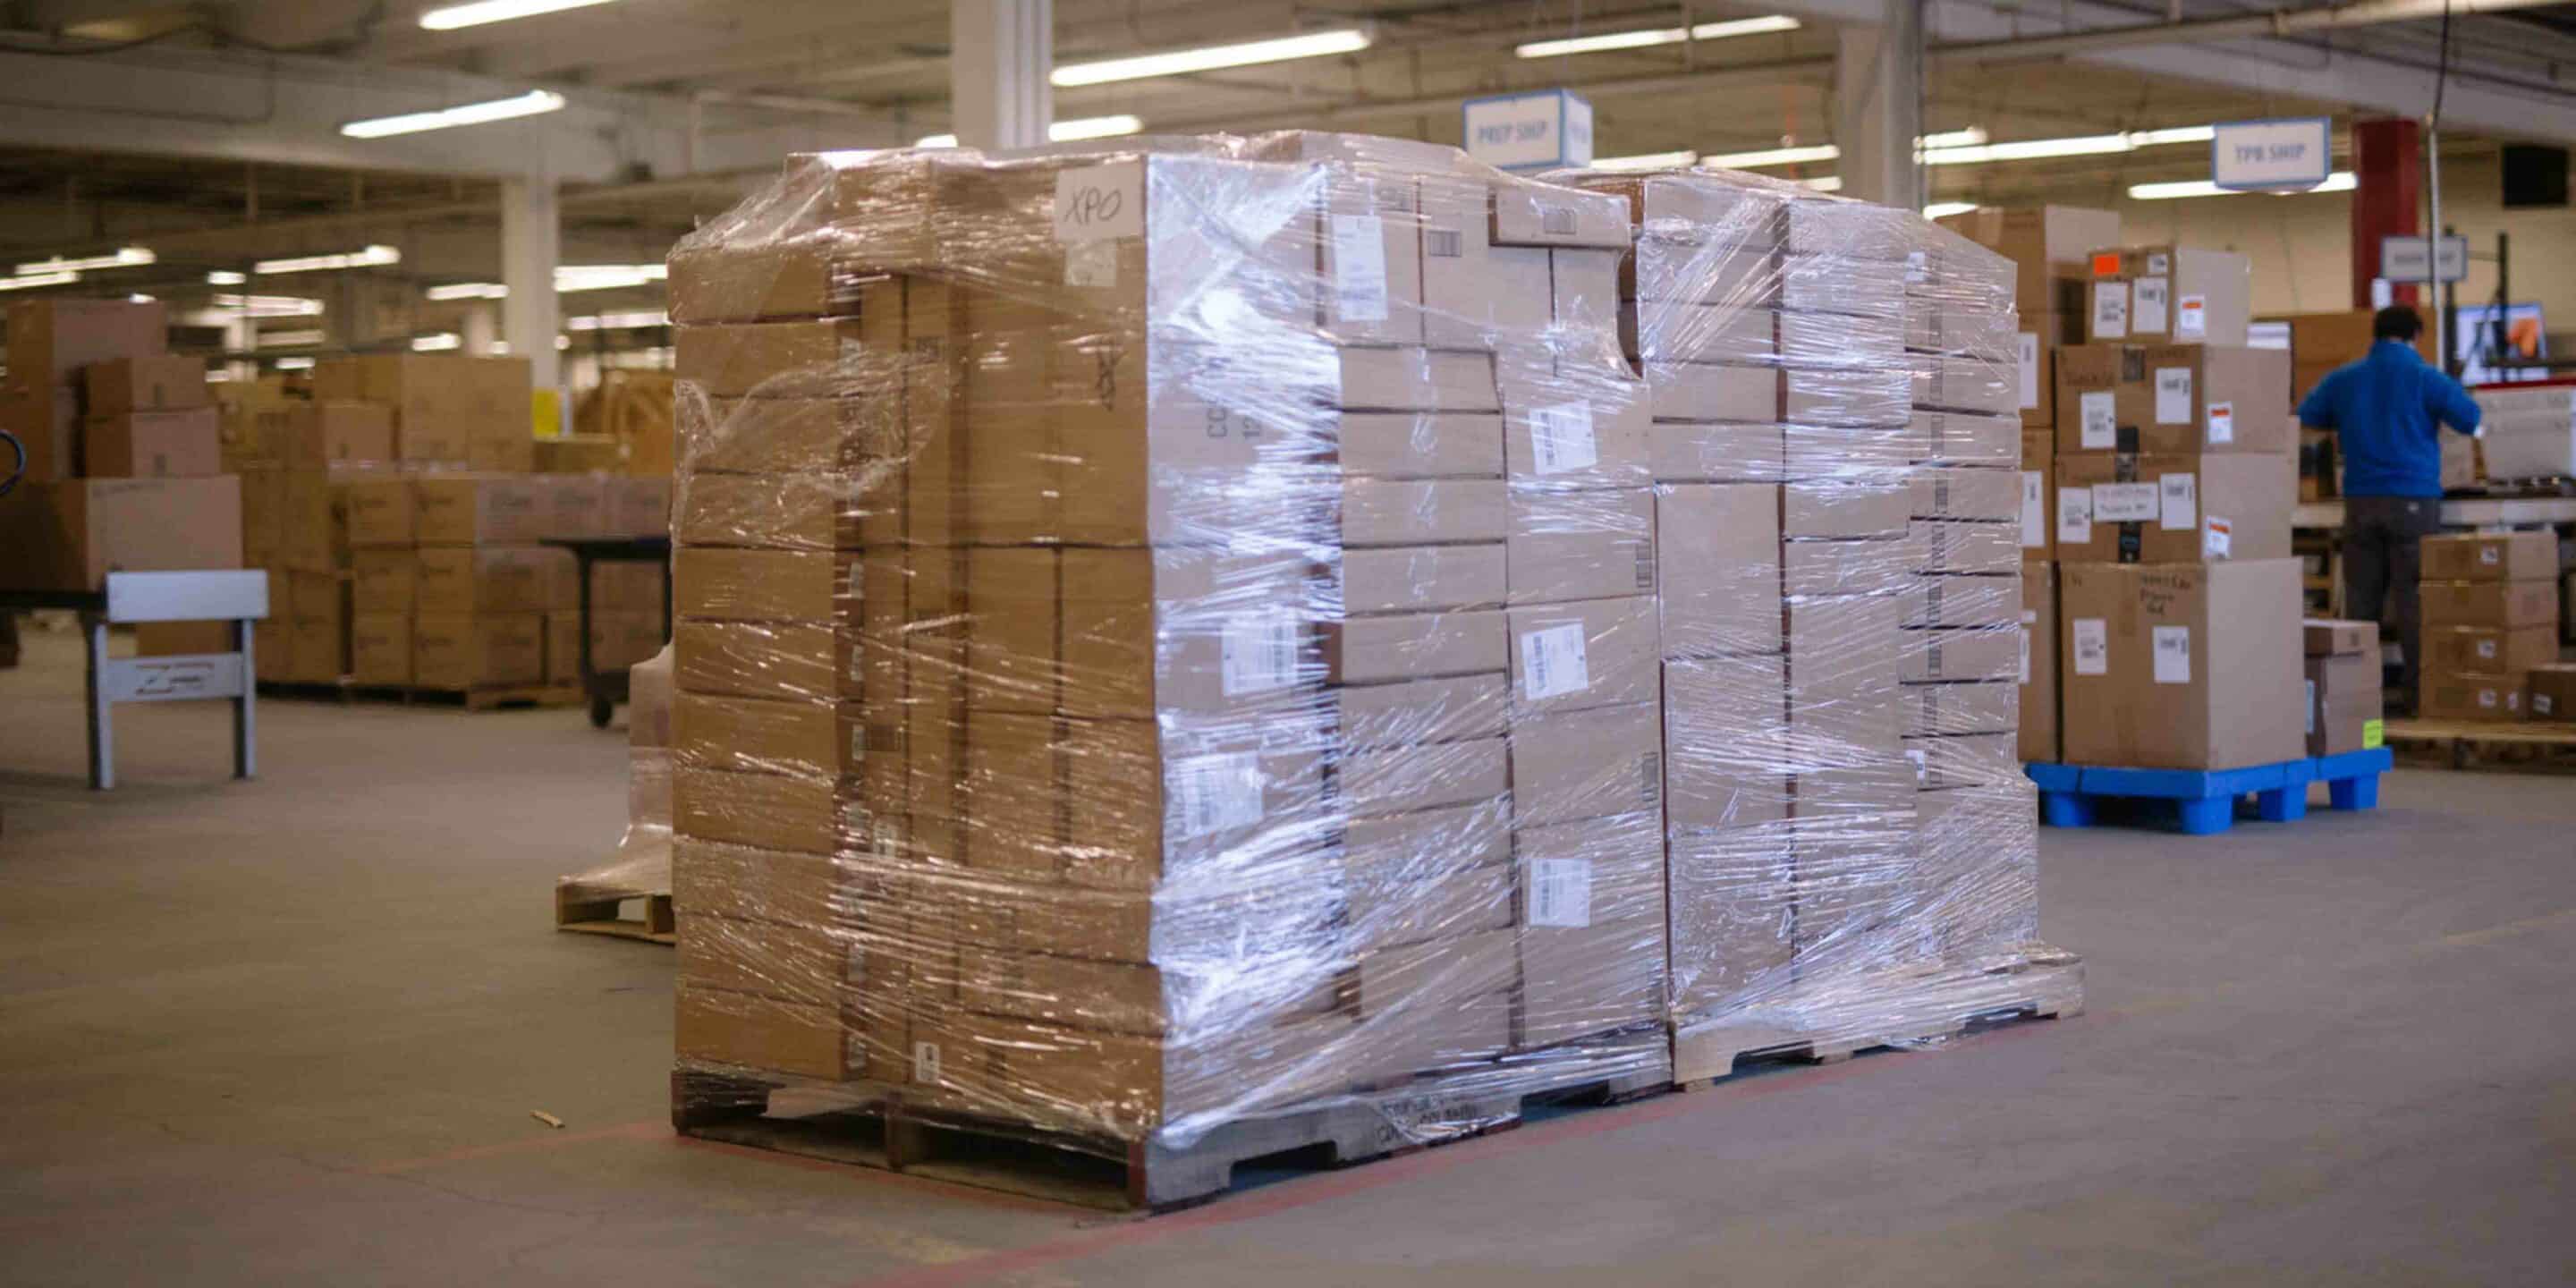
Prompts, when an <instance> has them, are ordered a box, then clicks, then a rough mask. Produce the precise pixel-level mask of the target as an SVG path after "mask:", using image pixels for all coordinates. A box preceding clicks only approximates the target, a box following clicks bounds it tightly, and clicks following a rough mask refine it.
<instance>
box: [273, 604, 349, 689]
mask: <svg viewBox="0 0 2576 1288" xmlns="http://www.w3.org/2000/svg"><path fill="white" fill-rule="evenodd" d="M340 627H341V623H339V622H334V621H323V620H297V621H289V622H288V623H287V624H286V633H287V636H288V638H289V642H288V644H287V663H288V665H287V673H286V675H287V679H288V680H289V681H291V682H293V683H296V684H338V683H339V682H340V680H341V679H342V677H344V676H346V675H348V673H349V651H348V642H349V641H348V636H347V635H346V634H345V633H344V632H342V630H341V629H340Z"/></svg>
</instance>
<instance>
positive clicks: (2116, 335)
mask: <svg viewBox="0 0 2576 1288" xmlns="http://www.w3.org/2000/svg"><path fill="white" fill-rule="evenodd" d="M2128 334H2129V284H2128V283H2127V282H2095V283H2094V284H2093V338H2094V339H2096V340H2122V339H2126V338H2128Z"/></svg>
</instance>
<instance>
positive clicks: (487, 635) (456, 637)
mask: <svg viewBox="0 0 2576 1288" xmlns="http://www.w3.org/2000/svg"><path fill="white" fill-rule="evenodd" d="M411 654H412V677H413V679H412V682H413V683H415V684H418V685H420V686H421V687H422V688H427V689H479V688H496V687H498V688H506V687H509V686H513V685H525V684H542V683H544V681H545V675H546V657H545V655H546V640H545V618H544V616H543V615H542V614H538V613H507V614H485V615H479V616H446V617H440V616H418V617H414V618H413V619H412V635H411Z"/></svg>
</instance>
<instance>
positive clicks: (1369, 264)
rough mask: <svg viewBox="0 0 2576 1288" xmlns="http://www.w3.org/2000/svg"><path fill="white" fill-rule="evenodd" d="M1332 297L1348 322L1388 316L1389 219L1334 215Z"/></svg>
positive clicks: (1381, 320) (1378, 320)
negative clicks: (1387, 249)
mask: <svg viewBox="0 0 2576 1288" xmlns="http://www.w3.org/2000/svg"><path fill="white" fill-rule="evenodd" d="M1333 299H1334V301H1335V302H1336V304H1337V305H1338V306H1339V308H1340V310H1341V317H1342V320H1343V321H1345V322H1383V321H1385V320H1386V221H1384V220H1382V219H1379V218H1378V217H1377V216H1375V215H1335V216H1333Z"/></svg>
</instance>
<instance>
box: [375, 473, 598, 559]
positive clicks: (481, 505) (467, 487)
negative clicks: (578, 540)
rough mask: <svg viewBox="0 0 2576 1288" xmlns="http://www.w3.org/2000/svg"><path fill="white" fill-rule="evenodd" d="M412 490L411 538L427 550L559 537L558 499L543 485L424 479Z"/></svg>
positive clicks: (518, 480) (457, 477) (489, 478)
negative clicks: (556, 525)
mask: <svg viewBox="0 0 2576 1288" xmlns="http://www.w3.org/2000/svg"><path fill="white" fill-rule="evenodd" d="M411 490H412V537H413V539H414V540H415V541H417V542H418V543H419V544H421V545H424V546H481V545H509V544H514V543H526V542H531V541H537V540H541V539H543V538H546V537H550V536H553V535H555V534H554V533H553V532H552V531H551V530H550V529H551V527H552V524H553V511H552V507H551V504H550V502H551V499H552V495H553V494H552V493H551V492H550V491H549V490H548V488H547V484H546V483H545V481H544V480H540V479H536V478H529V477H524V476H523V477H515V478H512V477H502V476H498V475H488V474H486V475H475V474H423V475H419V476H417V477H415V478H413V479H412V480H411ZM354 535H355V534H354V533H353V534H352V536H353V538H354Z"/></svg>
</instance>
